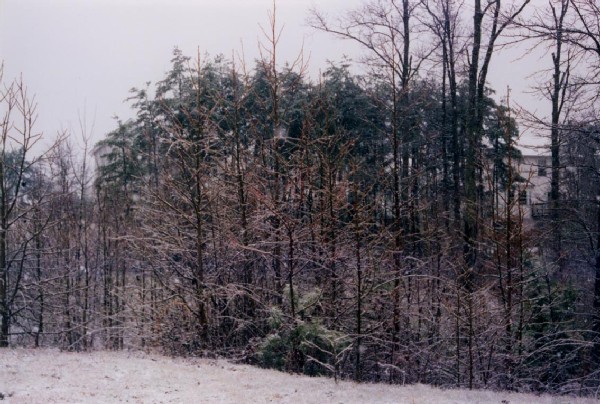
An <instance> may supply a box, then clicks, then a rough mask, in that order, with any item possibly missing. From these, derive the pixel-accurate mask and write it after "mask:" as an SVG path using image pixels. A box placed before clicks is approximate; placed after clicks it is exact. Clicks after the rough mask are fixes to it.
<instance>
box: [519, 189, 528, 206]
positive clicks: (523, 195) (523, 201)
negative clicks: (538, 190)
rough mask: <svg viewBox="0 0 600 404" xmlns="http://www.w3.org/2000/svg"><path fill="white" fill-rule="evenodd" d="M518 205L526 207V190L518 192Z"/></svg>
mask: <svg viewBox="0 0 600 404" xmlns="http://www.w3.org/2000/svg"><path fill="white" fill-rule="evenodd" d="M519 205H527V190H524V191H519Z"/></svg>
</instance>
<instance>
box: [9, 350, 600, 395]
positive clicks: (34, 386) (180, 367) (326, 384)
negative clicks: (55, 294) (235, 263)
mask: <svg viewBox="0 0 600 404" xmlns="http://www.w3.org/2000/svg"><path fill="white" fill-rule="evenodd" d="M0 394H1V395H0V398H2V397H4V398H3V400H0V401H2V402H7V403H44V404H47V403H115V402H129V403H236V404H238V403H336V404H337V403H407V404H413V403H414V404H417V403H428V404H429V403H495V404H504V403H511V404H514V403H527V404H537V403H547V404H563V403H564V404H567V403H569V404H571V403H573V404H575V403H598V402H600V401H598V400H592V399H575V398H572V397H550V396H541V397H539V396H534V395H523V394H509V393H494V392H486V391H465V390H440V389H435V388H431V387H428V386H423V385H416V386H407V387H399V386H390V385H383V384H379V385H374V384H355V383H351V382H340V383H338V384H336V383H335V382H334V381H333V380H331V379H326V378H309V377H304V376H295V375H288V374H284V373H280V372H276V371H270V370H263V369H257V368H253V367H250V366H241V365H233V364H230V363H228V362H226V361H220V360H219V361H211V360H198V359H171V358H166V357H162V356H158V355H148V354H145V353H142V352H93V353H66V352H59V351H57V350H32V349H0Z"/></svg>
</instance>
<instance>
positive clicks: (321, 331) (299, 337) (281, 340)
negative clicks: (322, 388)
mask: <svg viewBox="0 0 600 404" xmlns="http://www.w3.org/2000/svg"><path fill="white" fill-rule="evenodd" d="M348 345H349V339H348V338H346V337H344V336H343V335H342V334H340V333H338V332H335V331H331V330H328V329H327V328H325V327H323V326H322V325H320V324H316V323H306V322H299V323H297V324H294V325H293V326H291V327H288V328H283V327H282V328H281V329H280V330H278V331H276V332H273V333H272V334H270V335H268V336H267V337H266V338H265V339H264V340H263V341H262V343H261V344H260V346H259V349H258V352H257V361H258V363H259V364H260V365H261V366H263V367H265V368H272V369H278V370H287V371H291V372H300V373H304V374H306V375H309V376H320V375H326V374H334V375H336V373H337V364H338V363H339V360H340V357H341V356H342V355H340V354H341V353H343V352H344V350H345V348H347V347H348Z"/></svg>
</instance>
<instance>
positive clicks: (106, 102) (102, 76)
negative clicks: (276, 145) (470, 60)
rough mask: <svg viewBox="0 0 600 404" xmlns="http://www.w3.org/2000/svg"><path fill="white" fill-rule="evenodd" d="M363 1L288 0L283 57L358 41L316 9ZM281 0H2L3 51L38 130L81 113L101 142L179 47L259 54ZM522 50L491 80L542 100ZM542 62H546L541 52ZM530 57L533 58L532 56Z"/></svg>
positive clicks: (281, 17) (322, 56) (336, 54)
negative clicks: (329, 27) (326, 30)
mask: <svg viewBox="0 0 600 404" xmlns="http://www.w3.org/2000/svg"><path fill="white" fill-rule="evenodd" d="M360 3H361V1H360V0H314V1H313V0H280V1H278V6H277V15H278V22H279V23H280V24H282V25H284V32H283V37H282V43H281V47H280V57H281V60H293V59H294V58H295V57H296V56H297V53H298V51H299V49H300V48H301V46H302V45H303V44H304V49H305V53H307V54H308V53H309V54H310V70H311V72H312V74H313V75H314V74H316V72H318V71H319V69H324V68H326V60H340V59H341V58H342V56H343V55H344V54H346V55H349V56H352V57H356V58H357V57H358V55H359V50H358V48H357V47H356V46H353V45H352V44H351V43H348V42H345V41H341V40H338V39H335V38H332V37H331V36H328V35H326V34H323V33H319V32H315V31H314V30H313V29H311V28H309V27H307V26H306V23H305V20H306V17H307V13H308V9H309V8H310V7H311V6H313V5H315V4H316V5H317V7H318V8H319V9H321V10H323V11H325V12H327V13H328V14H330V15H336V14H339V13H341V12H343V11H344V10H347V9H349V8H352V7H355V6H357V5H358V4H360ZM271 6H272V0H85V1H82V0H0V58H2V59H3V60H4V66H5V74H4V76H5V77H4V79H5V81H6V80H7V79H12V78H14V77H17V76H18V75H19V74H21V73H22V74H23V79H24V81H25V83H26V84H27V86H28V88H29V89H30V91H31V92H32V93H35V94H36V99H37V102H38V114H39V118H38V122H37V129H38V131H43V132H44V134H45V135H46V137H48V138H51V137H52V135H54V134H55V133H56V132H57V131H59V130H62V129H71V130H73V131H74V132H75V133H78V132H79V123H78V122H79V117H82V118H84V117H85V120H86V121H87V123H88V126H90V125H91V124H92V122H94V123H95V127H94V133H93V134H92V135H93V141H94V142H95V141H97V140H99V139H101V138H102V137H103V135H104V134H105V133H107V132H108V131H110V130H112V129H114V127H115V121H114V119H113V117H114V116H116V115H117V116H119V117H120V118H122V119H127V118H129V117H131V115H132V112H131V110H130V108H129V105H128V104H127V103H125V102H124V99H125V98H127V96H128V91H129V89H130V88H132V87H141V86H143V85H144V83H145V82H147V81H152V82H156V81H158V80H160V79H162V78H163V76H164V73H165V72H167V71H168V70H169V68H170V59H171V56H172V51H173V48H174V47H175V46H178V47H179V48H180V49H182V50H183V52H184V54H186V55H195V54H196V51H197V49H198V48H199V49H200V51H201V52H202V53H204V52H207V53H208V54H210V55H216V54H219V53H223V54H225V55H226V56H230V55H231V54H232V52H234V51H237V52H240V51H241V49H242V44H243V49H244V55H245V58H246V60H248V61H252V60H253V59H255V58H256V57H258V50H257V49H258V45H257V44H258V40H259V38H261V36H262V34H261V31H260V27H259V24H261V25H263V26H267V25H268V17H267V13H268V11H269V10H270V8H271ZM515 56H516V53H513V54H506V55H499V56H498V59H497V60H495V61H494V66H493V69H492V71H491V72H490V74H491V75H490V81H491V84H492V86H493V87H495V88H496V89H497V90H498V93H499V94H500V95H502V96H503V95H504V94H505V93H506V86H507V84H508V83H509V82H510V85H511V87H512V88H513V95H512V97H513V100H514V102H519V103H523V104H525V105H527V106H529V107H532V108H537V105H536V104H535V102H534V100H533V99H532V98H531V97H528V96H526V95H525V94H524V90H526V87H527V86H526V83H527V77H526V76H527V74H526V73H525V72H524V68H523V66H524V62H518V63H517V62H513V59H514V58H515ZM533 62H534V63H541V62H542V61H535V60H534V61H533ZM527 63H529V64H531V61H529V62H527Z"/></svg>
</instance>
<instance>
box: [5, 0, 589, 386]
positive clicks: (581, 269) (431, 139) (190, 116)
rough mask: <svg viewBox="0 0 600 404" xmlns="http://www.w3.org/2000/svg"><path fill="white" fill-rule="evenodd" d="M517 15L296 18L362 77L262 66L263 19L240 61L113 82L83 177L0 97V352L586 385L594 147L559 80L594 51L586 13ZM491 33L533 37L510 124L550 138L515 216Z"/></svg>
mask: <svg viewBox="0 0 600 404" xmlns="http://www.w3.org/2000/svg"><path fill="white" fill-rule="evenodd" d="M528 3H529V2H528V1H523V2H521V3H519V4H511V5H509V6H505V5H502V4H501V2H500V1H492V2H487V3H486V4H485V5H484V6H483V8H482V5H481V4H480V2H479V1H478V0H475V1H474V7H473V8H471V6H469V8H468V9H467V7H466V6H464V9H462V8H461V6H460V2H457V1H453V0H431V1H414V0H402V1H392V0H386V1H383V0H382V1H376V2H372V3H369V4H368V5H366V6H365V7H364V8H363V9H361V10H359V11H360V12H355V13H349V14H347V15H346V17H345V19H341V20H339V22H338V25H336V26H332V25H329V22H328V21H327V20H326V19H325V18H323V17H322V16H320V15H319V14H318V13H316V12H315V13H313V15H312V19H311V21H312V23H313V25H315V26H316V27H317V28H319V29H323V30H325V31H328V32H332V33H334V34H337V35H342V36H345V37H347V38H350V39H353V40H356V41H359V42H360V43H361V44H363V45H364V46H365V47H366V49H367V54H368V55H369V60H368V69H367V71H368V72H367V73H365V74H364V75H355V74H352V73H351V72H350V70H349V66H347V65H345V64H333V65H331V66H330V67H329V68H327V70H326V71H325V73H323V74H322V77H320V78H319V80H318V81H316V82H315V81H310V80H308V79H307V77H306V76H305V72H304V66H302V65H301V62H300V61H301V59H298V61H297V62H296V63H294V64H292V65H283V66H282V65H280V64H279V62H278V60H277V58H276V53H277V41H278V35H279V33H278V32H279V31H278V29H277V28H276V23H275V19H274V17H273V18H272V20H271V27H272V28H273V29H272V31H270V32H271V34H267V36H266V39H265V42H264V44H263V47H262V55H263V57H262V59H261V60H259V61H257V62H256V64H255V65H254V66H253V68H252V69H251V71H248V69H246V68H245V66H239V65H236V64H235V63H234V62H233V61H231V60H227V59H224V58H222V57H217V58H212V59H209V58H205V59H204V60H202V59H201V58H200V57H198V58H196V59H195V60H192V59H191V58H189V57H186V56H185V55H183V54H182V52H181V51H179V50H175V52H174V56H173V59H172V67H171V70H170V71H169V72H168V73H167V74H166V76H165V78H164V79H163V80H162V81H160V82H158V83H157V84H156V85H155V86H150V84H148V87H147V88H143V89H133V90H132V92H131V97H130V101H131V103H132V107H133V109H134V111H135V112H136V118H135V119H132V120H128V121H126V122H119V123H118V127H117V128H116V129H115V130H114V131H112V132H111V133H108V134H107V135H106V137H105V139H104V140H102V141H101V142H99V143H98V144H97V145H96V146H95V147H94V149H93V152H92V154H93V156H94V157H95V158H96V164H97V167H96V171H95V175H93V176H92V173H91V166H92V164H91V162H90V161H89V160H88V159H87V157H84V158H83V159H81V158H77V157H76V155H77V154H78V153H77V152H74V151H73V150H72V149H73V148H72V147H71V146H70V145H69V144H70V143H69V141H68V140H64V139H63V140H60V141H58V142H57V143H56V144H55V145H54V146H53V147H52V148H51V149H50V150H49V151H48V152H47V153H45V154H43V155H41V156H40V157H36V158H32V157H31V148H32V146H33V143H35V141H36V140H37V139H38V136H39V135H35V132H34V131H33V130H32V129H31V125H32V123H33V117H34V116H35V110H34V107H33V106H32V105H31V103H30V101H29V98H28V97H27V95H26V94H25V93H24V88H23V86H22V85H21V84H20V83H19V82H15V83H13V84H12V85H10V86H7V87H6V89H5V91H4V92H3V94H2V95H3V97H2V98H1V99H2V100H3V103H4V105H5V106H6V107H7V108H6V110H7V111H8V112H7V114H6V115H5V117H6V119H5V120H4V124H3V126H2V142H3V143H2V145H3V147H2V150H1V153H2V154H1V158H0V275H1V282H0V314H1V317H2V328H1V330H0V346H8V345H9V344H14V345H34V346H36V347H37V346H59V347H61V348H64V349H69V350H86V349H92V348H105V349H124V348H128V347H135V348H146V347H148V348H158V349H160V350H163V351H164V352H167V353H170V354H174V355H224V356H227V357H230V358H234V359H237V360H242V361H247V362H250V363H256V364H260V365H262V366H268V367H274V368H278V369H285V370H288V371H293V372H303V373H306V374H311V375H317V374H328V375H334V376H335V377H343V378H352V379H355V380H363V381H390V382H394V383H417V382H419V383H428V384H434V385H440V386H466V387H491V388H508V389H515V390H535V391H551V392H578V393H582V394H592V393H594V392H595V391H596V390H597V388H598V387H599V382H600V374H599V369H600V366H599V365H600V335H599V332H600V316H599V314H600V313H599V311H600V258H598V257H600V254H598V249H599V247H600V232H599V227H600V209H599V206H598V202H597V197H596V196H597V195H598V191H599V186H598V185H599V182H598V158H597V155H598V149H599V143H598V142H599V139H600V137H599V135H598V129H597V125H596V124H595V116H594V115H593V114H592V113H591V112H590V111H593V108H590V107H591V106H593V105H594V103H595V98H594V96H593V94H592V93H593V91H596V90H594V88H595V87H594V85H595V84H594V82H593V80H591V79H590V77H591V76H589V75H587V76H585V75H581V74H579V73H580V72H581V71H583V72H584V73H586V74H591V72H592V67H593V66H594V60H598V59H594V57H595V56H596V57H597V56H598V55H600V50H594V49H593V46H590V43H591V44H593V42H589V41H592V40H593V38H594V37H593V35H595V34H596V33H594V32H592V30H593V27H594V25H593V24H591V23H589V22H590V20H589V19H591V18H599V17H598V15H599V14H593V12H594V10H593V7H596V6H595V4H594V3H593V0H590V1H589V2H587V1H568V0H564V1H551V2H549V4H550V6H551V8H548V9H543V10H542V9H540V10H538V11H539V12H538V13H535V16H536V18H538V17H539V18H540V20H539V21H532V20H525V19H524V18H522V17H521V16H520V14H521V11H522V10H523V7H525V6H526V5H527V4H528ZM536 7H537V6H536ZM540 7H541V6H540ZM544 7H545V6H544ZM469 11H471V12H473V11H474V18H473V20H472V21H473V25H472V26H469V25H468V24H466V23H465V22H464V21H471V20H469V19H468V16H467V15H466V14H467V13H468V12H469ZM546 11H547V12H548V14H547V15H546V17H545V19H543V20H542V19H541V17H540V16H542V15H544V14H543V12H546ZM552 16H554V18H551V17H552ZM561 16H562V17H561ZM471 17H473V15H471ZM586 18H587V19H588V20H586ZM586 21H587V22H588V23H584V22H586ZM567 22H569V25H568V26H567V25H563V24H566V23H567ZM542 23H543V24H542ZM567 27H568V29H567ZM577 27H580V28H582V27H583V28H582V29H581V30H579V31H577V29H578V28H577ZM509 29H511V30H514V31H511V32H513V34H512V35H517V34H518V35H520V37H521V38H525V39H527V40H529V41H538V42H536V43H543V44H545V46H550V47H553V48H552V49H554V51H553V57H552V61H553V63H555V70H554V71H553V73H552V74H551V75H549V76H548V77H547V78H546V80H547V82H548V83H550V84H551V85H549V86H548V87H547V88H546V89H547V90H548V91H547V92H546V94H547V95H549V101H548V102H550V103H551V104H552V108H553V110H552V111H553V112H552V117H551V119H552V120H551V121H549V122H545V121H544V120H542V119H537V118H535V117H530V118H531V119H530V122H531V123H532V124H536V125H538V126H539V127H540V128H541V129H540V130H545V131H547V133H548V135H549V136H550V144H551V147H550V150H549V151H550V154H551V158H550V159H549V160H551V161H550V163H549V165H548V171H549V175H550V177H551V183H552V184H551V192H550V196H549V205H548V209H547V212H549V213H548V215H546V216H545V217H544V218H543V219H540V220H536V221H533V220H532V219H530V218H528V217H527V215H526V210H525V207H524V205H522V204H521V203H522V200H520V198H519V195H520V193H521V192H523V191H526V190H527V187H528V186H529V185H528V184H529V182H528V180H529V179H528V178H524V177H523V176H522V175H521V174H520V172H519V171H518V170H517V169H516V168H515V167H516V166H517V162H518V161H519V159H520V158H521V154H520V152H519V150H518V149H517V148H516V147H515V144H516V142H517V139H518V137H519V130H518V127H517V124H516V121H515V116H514V112H513V111H512V110H511V108H510V99H509V98H507V99H505V100H503V101H501V102H499V101H497V100H494V99H493V98H492V95H493V92H492V91H491V90H490V89H489V88H487V87H486V78H487V77H486V76H487V71H488V69H489V66H490V63H491V60H492V56H493V55H494V48H495V47H497V46H498V45H499V42H497V41H498V40H499V38H501V37H502V35H503V34H504V30H509ZM586 29H587V30H588V32H587V33H586V31H585V30H586ZM466 32H468V35H467V34H465V33H466ZM587 34H589V35H591V36H586V35H587ZM413 35H421V40H420V41H419V42H414V43H413V44H411V38H412V36H413ZM425 37H426V38H428V39H431V40H430V41H424V40H423V38H425ZM428 43H430V44H432V45H431V47H430V48H427V46H425V45H426V44H428ZM599 49H600V48H599ZM594 52H598V53H597V54H596V55H595V54H594ZM561 57H562V58H563V59H561ZM565 60H566V61H567V62H568V63H567V62H565ZM588 61H589V68H588V67H586V68H584V69H583V70H581V66H588V65H586V64H585V63H587V62H588ZM576 65H577V66H578V67H579V70H577V69H575V67H576ZM571 69H573V70H571ZM573 83H575V84H573ZM584 99H585V102H583V100H584ZM15 117H17V118H18V119H15ZM87 152H88V150H85V154H86V155H87Z"/></svg>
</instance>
